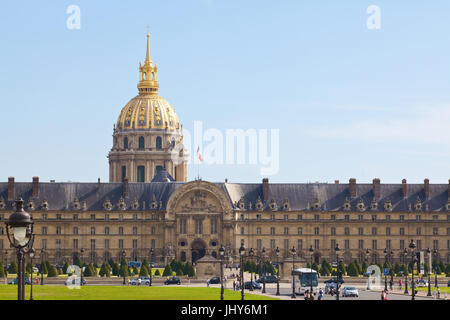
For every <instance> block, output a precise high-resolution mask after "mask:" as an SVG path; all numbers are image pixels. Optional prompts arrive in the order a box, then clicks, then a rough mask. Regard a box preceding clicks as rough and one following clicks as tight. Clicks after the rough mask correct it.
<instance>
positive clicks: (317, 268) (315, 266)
mask: <svg viewBox="0 0 450 320" xmlns="http://www.w3.org/2000/svg"><path fill="white" fill-rule="evenodd" d="M312 268H313V270H316V271H317V272H319V266H318V265H317V263H315V262H314V263H313V264H312Z"/></svg>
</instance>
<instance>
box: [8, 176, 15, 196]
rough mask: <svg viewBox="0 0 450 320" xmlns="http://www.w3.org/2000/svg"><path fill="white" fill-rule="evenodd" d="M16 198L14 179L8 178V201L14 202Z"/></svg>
mask: <svg viewBox="0 0 450 320" xmlns="http://www.w3.org/2000/svg"><path fill="white" fill-rule="evenodd" d="M15 197H16V192H15V190H14V177H9V178H8V200H10V201H13V200H14V199H15Z"/></svg>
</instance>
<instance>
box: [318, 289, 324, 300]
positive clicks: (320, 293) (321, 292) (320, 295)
mask: <svg viewBox="0 0 450 320" xmlns="http://www.w3.org/2000/svg"><path fill="white" fill-rule="evenodd" d="M322 298H323V290H322V288H320V290H319V297H318V300H322Z"/></svg>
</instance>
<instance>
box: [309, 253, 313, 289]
mask: <svg viewBox="0 0 450 320" xmlns="http://www.w3.org/2000/svg"><path fill="white" fill-rule="evenodd" d="M313 253H314V249H313V246H312V245H311V246H310V247H309V255H310V256H311V264H310V267H311V281H310V282H311V287H310V288H309V289H310V291H309V292H310V294H311V295H312V294H313V271H312V259H313Z"/></svg>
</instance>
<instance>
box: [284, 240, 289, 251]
mask: <svg viewBox="0 0 450 320" xmlns="http://www.w3.org/2000/svg"><path fill="white" fill-rule="evenodd" d="M283 243H284V250H288V249H289V239H284V242H283Z"/></svg>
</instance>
